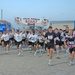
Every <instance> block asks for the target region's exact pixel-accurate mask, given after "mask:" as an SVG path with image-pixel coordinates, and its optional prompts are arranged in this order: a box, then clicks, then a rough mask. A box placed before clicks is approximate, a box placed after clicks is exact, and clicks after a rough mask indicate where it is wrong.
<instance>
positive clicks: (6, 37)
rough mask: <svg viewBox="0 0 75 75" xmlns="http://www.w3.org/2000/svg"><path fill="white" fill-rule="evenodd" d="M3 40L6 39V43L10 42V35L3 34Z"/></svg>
mask: <svg viewBox="0 0 75 75" xmlns="http://www.w3.org/2000/svg"><path fill="white" fill-rule="evenodd" d="M1 39H4V41H9V35H8V33H7V34H3V35H2V37H1Z"/></svg>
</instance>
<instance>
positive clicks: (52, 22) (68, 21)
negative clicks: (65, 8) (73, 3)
mask: <svg viewBox="0 0 75 75" xmlns="http://www.w3.org/2000/svg"><path fill="white" fill-rule="evenodd" d="M74 22H75V20H72V21H69V20H68V21H50V23H74Z"/></svg>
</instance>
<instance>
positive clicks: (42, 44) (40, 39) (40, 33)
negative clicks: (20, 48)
mask: <svg viewBox="0 0 75 75" xmlns="http://www.w3.org/2000/svg"><path fill="white" fill-rule="evenodd" d="M43 39H44V36H43V34H42V32H39V36H38V48H39V50H40V53H41V52H42V50H41V49H42V48H43V46H44V40H43Z"/></svg>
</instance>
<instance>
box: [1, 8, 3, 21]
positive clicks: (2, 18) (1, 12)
mask: <svg viewBox="0 0 75 75" xmlns="http://www.w3.org/2000/svg"><path fill="white" fill-rule="evenodd" d="M1 20H3V9H1Z"/></svg>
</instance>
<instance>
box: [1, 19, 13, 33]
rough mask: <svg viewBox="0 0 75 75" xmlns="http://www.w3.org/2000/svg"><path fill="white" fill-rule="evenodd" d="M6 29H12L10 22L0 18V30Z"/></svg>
mask: <svg viewBox="0 0 75 75" xmlns="http://www.w3.org/2000/svg"><path fill="white" fill-rule="evenodd" d="M7 29H8V30H12V26H11V23H10V22H8V21H5V20H0V32H4V31H6V30H7Z"/></svg>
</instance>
